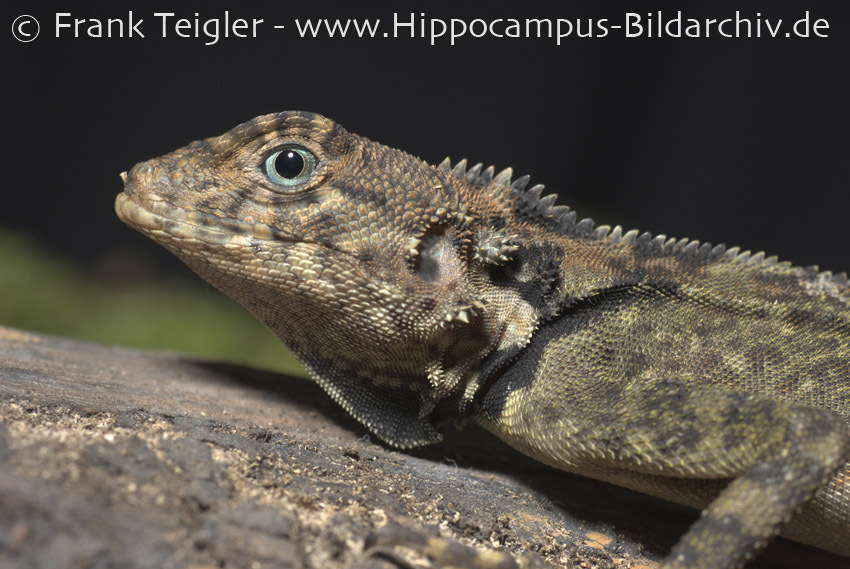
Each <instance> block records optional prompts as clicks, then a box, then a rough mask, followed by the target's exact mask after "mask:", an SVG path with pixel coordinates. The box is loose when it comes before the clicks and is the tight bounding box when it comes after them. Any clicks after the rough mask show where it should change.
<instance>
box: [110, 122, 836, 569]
mask: <svg viewBox="0 0 850 569" xmlns="http://www.w3.org/2000/svg"><path fill="white" fill-rule="evenodd" d="M122 176H123V177H124V178H125V189H124V193H123V194H120V195H119V196H118V198H117V200H116V210H117V212H118V215H119V216H120V217H121V219H122V220H123V221H124V222H125V223H127V224H128V225H130V226H131V227H133V228H135V229H138V230H139V231H141V232H142V233H144V234H146V235H148V236H149V237H152V238H153V239H154V240H156V241H157V242H159V243H160V244H162V245H164V246H165V247H166V248H168V249H170V250H171V251H172V252H174V253H175V254H176V255H178V256H179V257H180V258H181V259H183V260H184V261H185V262H186V263H187V264H188V265H189V266H190V267H191V268H192V269H194V270H195V271H196V272H197V273H199V274H200V275H201V276H202V277H203V278H205V279H206V280H208V281H209V282H211V283H212V284H213V285H215V286H216V287H218V288H220V289H221V290H223V291H224V292H226V293H227V294H229V295H231V296H232V297H233V298H235V299H236V300H237V301H239V302H240V303H242V304H243V305H244V306H246V307H247V308H248V309H249V310H250V311H251V312H253V313H254V314H255V315H256V316H257V317H258V318H260V319H261V320H262V321H263V322H265V323H266V324H267V325H268V326H269V327H270V328H271V329H272V330H273V331H274V332H275V333H276V334H277V335H278V336H279V337H280V338H281V340H282V341H283V342H284V343H285V344H286V345H287V346H288V347H289V348H290V349H291V350H292V351H293V352H294V354H295V355H296V357H298V358H299V359H300V360H301V361H302V362H303V363H304V365H305V367H306V368H307V370H308V371H309V372H310V374H311V375H312V376H313V377H314V378H315V379H316V380H317V381H318V382H319V383H320V384H321V385H322V386H323V387H324V388H325V390H326V391H328V393H329V394H330V395H331V396H332V397H333V398H334V399H335V400H337V401H338V402H339V403H341V404H342V405H343V406H344V407H345V408H346V409H347V410H348V411H349V412H350V413H351V414H352V415H353V416H354V417H356V418H357V419H358V420H360V421H361V422H362V423H363V424H364V425H366V426H367V427H368V428H369V429H370V430H372V431H373V432H375V433H376V434H377V435H378V436H380V437H381V438H382V439H384V440H386V441H387V442H389V443H391V444H394V445H396V446H399V447H414V446H418V445H423V444H427V443H431V442H435V441H437V440H439V439H440V434H439V431H438V427H439V425H440V424H442V423H445V422H447V421H453V422H454V423H456V424H458V425H461V426H462V425H463V424H465V423H466V422H468V421H475V422H477V423H479V424H481V425H483V426H484V427H485V428H486V429H488V430H489V431H491V432H493V433H494V434H495V435H497V436H498V437H500V438H502V439H503V440H505V441H506V442H508V443H509V444H511V445H512V446H514V447H516V448H518V449H519V450H521V451H523V452H525V453H527V454H529V455H530V456H532V457H535V458H536V459H538V460H540V461H542V462H545V463H548V464H550V465H553V466H555V467H558V468H561V469H563V470H567V471H571V472H576V473H579V474H584V475H587V476H592V477H595V478H598V479H601V480H605V481H609V482H612V483H615V484H619V485H622V486H626V487H628V488H632V489H636V490H639V491H642V492H645V493H648V494H652V495H655V496H658V497H661V498H664V499H668V500H672V501H676V502H679V503H684V504H687V505H690V506H694V507H698V508H703V509H704V510H703V516H702V517H701V518H700V520H699V521H698V522H696V523H695V524H694V526H693V527H692V528H691V529H690V530H689V531H688V532H687V533H686V534H685V535H684V536H683V538H682V539H681V540H680V542H679V543H678V544H677V545H676V546H675V548H674V549H673V551H672V552H671V553H670V555H669V556H668V557H667V558H666V560H665V562H664V563H663V565H662V567H663V568H665V569H671V568H697V567H699V568H707V569H708V568H717V569H732V568H735V567H741V566H743V565H744V564H745V562H746V561H747V560H748V559H749V558H751V557H752V556H753V555H754V554H755V553H756V552H757V551H758V550H759V549H760V548H761V547H763V546H764V545H765V544H766V543H767V542H768V541H769V540H770V539H771V538H772V537H773V536H774V535H776V534H777V532H779V531H780V530H782V535H785V536H787V537H790V538H791V539H795V540H797V541H801V542H804V543H808V544H812V545H815V546H817V547H820V548H822V549H826V550H828V551H832V552H834V553H838V554H840V555H845V556H850V463H848V457H850V427H848V424H850V286H849V285H848V281H847V278H846V276H844V275H832V274H830V273H819V272H818V271H817V270H816V269H814V268H808V269H804V268H799V267H793V266H791V265H790V264H787V263H780V262H777V261H776V259H775V258H765V257H764V256H763V255H762V254H757V255H751V254H750V253H749V252H745V253H741V252H740V251H739V250H738V249H737V248H733V249H726V248H725V247H724V246H722V245H720V246H716V247H712V246H710V245H708V244H700V243H699V242H697V241H688V240H686V239H680V240H676V239H667V238H666V237H665V236H663V235H662V236H655V237H654V236H652V235H649V234H648V233H644V234H638V233H637V232H636V231H630V232H625V233H624V232H623V231H622V230H621V229H620V228H619V227H617V228H615V229H613V230H611V229H610V228H608V227H606V226H600V227H595V226H594V224H593V222H592V221H591V220H589V219H584V220H579V219H578V218H577V217H576V215H575V212H572V211H570V210H569V209H568V208H566V207H565V206H554V205H553V202H554V200H555V198H554V196H553V195H548V196H545V197H544V196H542V190H543V187H542V186H539V185H538V186H533V187H530V188H529V187H528V177H527V176H523V177H521V178H517V179H515V180H514V179H512V172H511V170H510V169H506V170H503V171H502V172H500V173H498V174H497V173H495V171H494V169H493V168H492V167H491V168H487V169H482V168H481V165H477V166H474V167H471V168H469V167H467V164H466V161H461V162H459V163H457V164H455V165H452V164H451V163H450V162H449V161H448V159H446V160H445V161H444V162H443V163H441V164H440V165H439V166H431V165H429V164H427V163H425V162H423V161H421V160H419V159H418V158H415V157H413V156H410V155H408V154H406V153H404V152H401V151H399V150H395V149H392V148H389V147H386V146H382V145H380V144H377V143H375V142H372V141H369V140H368V139H365V138H361V137H359V136H357V135H354V134H352V133H349V132H347V131H346V130H345V129H343V128H342V127H341V126H339V125H338V124H336V123H334V122H333V121H331V120H329V119H326V118H324V117H321V116H319V115H315V114H312V113H304V112H286V113H278V114H273V115H266V116H262V117H258V118H256V119H254V120H252V121H249V122H247V123H244V124H242V125H240V126H238V127H236V128H235V129H233V130H231V131H230V132H228V133H226V134H224V135H222V136H219V137H216V138H210V139H206V140H202V141H197V142H194V143H192V144H190V145H188V146H186V147H185V148H182V149H180V150H177V151H175V152H173V153H171V154H168V155H165V156H163V157H161V158H157V159H154V160H150V161H147V162H143V163H140V164H138V165H136V166H135V167H134V168H133V169H132V170H131V171H130V172H129V174H127V175H122Z"/></svg>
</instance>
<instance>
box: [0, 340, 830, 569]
mask: <svg viewBox="0 0 850 569" xmlns="http://www.w3.org/2000/svg"><path fill="white" fill-rule="evenodd" d="M695 518H696V513H695V512H693V511H691V510H687V509H686V508H681V507H678V506H674V505H671V504H667V503H664V502H661V501H658V500H654V499H652V498H649V497H646V496H642V495H639V494H636V493H633V492H629V491H627V490H624V489H620V488H616V487H613V486H609V485H606V484H602V483H598V482H595V481H592V480H587V479H584V478H581V477H577V476H570V475H567V474H564V473H562V472H559V471H556V470H553V469H550V468H548V467H545V466H543V465H540V464H538V463H536V462H534V461H533V460H531V459H528V458H526V457H524V456H522V455H520V454H518V453H516V452H514V451H513V450H511V449H510V448H508V447H506V446H505V445H503V444H502V443H500V442H499V441H498V440H496V439H495V438H493V437H492V436H490V435H488V434H486V433H484V432H483V431H481V430H478V429H473V428H470V429H468V430H466V431H463V432H454V431H451V432H449V433H447V436H446V442H445V443H443V444H440V445H436V446H434V447H432V448H428V449H424V450H421V451H417V452H401V451H397V450H395V449H392V448H389V447H386V446H384V445H382V444H378V443H376V442H375V441H373V440H370V437H369V436H368V434H367V432H366V430H365V429H364V428H363V427H362V426H360V425H359V424H358V423H356V422H354V421H353V420H351V419H350V418H349V417H347V416H346V415H345V413H344V412H343V411H342V410H341V409H339V408H338V407H337V406H336V405H335V404H334V403H333V402H332V401H331V400H330V399H329V398H328V397H327V396H326V395H325V394H324V393H323V392H322V391H321V390H320V389H319V388H318V387H317V386H316V385H314V384H312V383H310V382H308V381H305V380H303V379H299V378H295V377H287V376H283V375H279V374H274V373H269V372H263V371H258V370H254V369H250V368H245V367H240V366H235V365H229V364H226V363H221V362H214V361H207V360H201V359H196V358H191V357H187V356H182V355H177V354H168V353H152V352H143V351H138V350H131V349H125V348H117V347H105V346H99V345H95V344H89V343H84V342H79V341H75V340H69V339H63V338H56V337H51V336H46V335H41V334H35V333H30V332H24V331H20V330H15V329H11V328H3V327H0V566H2V567H7V568H29V567H45V568H51V569H63V568H72V567H125V568H148V567H150V568H185V567H195V568H196V569H200V568H202V567H246V568H248V567H292V568H298V567H327V568H336V567H339V568H342V567H361V568H372V567H394V566H396V564H395V563H392V562H390V561H388V560H387V558H386V557H383V556H380V555H365V554H364V553H363V543H364V540H365V539H366V538H367V536H369V535H370V534H371V533H372V532H373V531H374V530H375V529H376V528H378V527H380V526H382V525H384V524H386V523H388V522H391V523H398V524H401V525H403V526H405V527H407V528H411V529H413V530H415V531H421V532H424V533H426V534H428V535H442V536H443V537H446V538H449V539H452V540H457V541H459V542H461V543H464V544H466V545H470V546H474V547H476V548H478V549H489V550H495V551H501V552H508V553H511V554H513V555H517V556H521V555H525V554H528V553H529V552H531V553H532V554H533V555H536V556H539V557H540V558H542V559H544V560H545V561H546V562H547V563H548V564H550V565H552V566H554V567H595V568H626V567H630V568H632V569H636V568H651V567H655V566H656V565H657V561H658V560H659V559H660V558H661V557H663V555H664V553H665V552H666V551H667V550H668V549H669V548H670V547H671V546H672V544H673V543H675V541H676V539H677V538H678V536H679V535H680V534H681V533H682V532H683V531H684V530H685V529H686V528H687V526H688V524H690V523H691V522H693V520H694V519H695ZM393 553H394V554H396V555H399V556H401V557H402V558H406V559H408V560H409V562H412V563H415V564H420V563H421V564H424V565H425V566H428V565H430V564H432V562H431V561H430V560H428V559H427V558H425V557H421V556H417V555H416V554H415V553H413V552H410V551H407V550H405V549H403V548H396V549H395V550H394V551H393ZM846 561H847V560H846V559H841V558H838V557H834V556H830V555H828V554H826V553H824V552H820V551H818V550H814V549H811V548H806V547H803V546H799V545H796V544H792V543H791V542H787V541H784V540H779V542H778V543H777V544H775V545H773V546H771V548H770V549H769V550H768V551H767V552H766V553H765V554H763V555H762V556H761V557H760V558H759V560H758V562H757V564H755V565H754V566H753V567H762V568H765V569H766V568H770V569H782V568H792V567H797V568H802V567H814V566H817V567H822V568H830V567H833V568H838V567H846ZM433 566H437V565H433Z"/></svg>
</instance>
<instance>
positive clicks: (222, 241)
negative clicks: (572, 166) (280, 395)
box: [116, 112, 535, 446]
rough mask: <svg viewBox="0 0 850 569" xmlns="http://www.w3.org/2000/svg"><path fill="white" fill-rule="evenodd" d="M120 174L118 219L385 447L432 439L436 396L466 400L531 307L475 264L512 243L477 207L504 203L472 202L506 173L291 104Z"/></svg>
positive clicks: (506, 178) (489, 261)
mask: <svg viewBox="0 0 850 569" xmlns="http://www.w3.org/2000/svg"><path fill="white" fill-rule="evenodd" d="M122 177H123V178H124V181H125V188H124V192H123V193H122V194H120V195H119V196H118V198H117V200H116V211H117V213H118V215H119V217H120V218H121V219H122V220H123V221H124V222H125V223H127V224H128V225H129V226H131V227H133V228H135V229H137V230H139V231H141V232H142V233H144V234H145V235H147V236H149V237H151V238H152V239H154V240H155V241H157V242H158V243H160V244H161V245H163V246H165V247H166V248H168V249H169V250H171V251H172V252H173V253H175V254H176V255H177V256H178V257H180V258H181V259H182V260H183V261H184V262H186V263H187V264H188V265H189V266H190V267H191V268H192V269H193V270H194V271H196V272H197V273H198V274H200V276H202V277H203V278H204V279H206V280H207V281H209V282H210V283H212V284H213V285H215V286H216V287H218V288H219V289H221V290H222V291H224V292H225V293H227V294H229V295H230V296H232V297H233V298H235V299H236V300H237V301H238V302H240V303H241V304H243V305H244V306H245V307H247V308H248V309H249V310H250V311H251V312H253V313H254V314H255V315H256V316H257V317H258V318H260V319H261V320H262V321H263V322H265V323H266V324H267V325H268V326H269V327H270V328H271V329H272V330H273V331H274V332H275V333H276V334H277V335H278V336H279V337H280V338H281V339H282V340H283V342H284V343H285V344H286V345H287V346H288V347H289V348H290V349H291V350H292V351H293V352H294V353H295V355H296V357H298V358H299V359H300V360H301V362H302V363H303V364H304V365H305V367H306V368H307V369H308V371H309V372H310V373H311V375H312V376H313V377H314V378H315V379H316V380H317V381H318V382H319V383H320V384H321V385H322V386H323V387H324V388H325V389H326V390H327V391H328V392H329V393H330V394H331V396H332V397H334V398H335V399H336V400H337V401H338V402H339V403H341V404H342V405H343V406H344V407H345V408H346V409H347V410H348V411H349V412H350V413H351V414H353V415H354V416H355V417H356V418H357V419H358V420H360V421H361V422H363V423H364V424H365V425H366V426H367V427H369V428H370V429H371V430H373V431H374V432H376V433H377V434H378V435H379V436H380V437H382V438H383V439H385V440H387V441H389V442H391V443H393V444H396V445H399V446H415V445H419V444H423V443H427V442H431V441H434V440H437V439H438V438H439V434H438V433H437V431H436V430H435V428H434V427H433V425H432V424H431V421H430V420H429V417H428V416H429V414H430V413H431V412H432V411H433V409H434V408H435V407H436V405H437V403H438V402H440V401H441V400H446V399H450V398H452V397H457V398H458V399H459V400H460V401H461V404H463V400H468V399H469V398H471V396H472V393H473V392H474V391H475V389H476V381H477V379H476V377H477V376H476V373H477V370H476V369H475V368H476V365H477V362H480V361H481V359H482V357H483V356H485V355H486V354H488V353H491V352H493V351H497V350H503V349H504V348H505V346H504V345H503V344H504V343H505V342H506V341H507V342H508V343H509V344H511V345H514V344H517V343H522V341H524V340H518V338H523V337H527V336H529V335H530V333H531V331H532V329H533V326H534V316H535V314H534V310H532V309H531V307H530V305H529V304H528V303H527V302H524V301H523V299H522V298H519V297H517V298H512V297H511V295H512V294H513V295H514V296H516V295H515V294H514V293H512V292H510V291H507V290H504V289H498V290H497V289H496V288H494V287H493V286H492V285H491V282H490V278H489V276H487V271H486V270H485V269H487V267H488V266H489V267H492V266H497V265H499V264H502V263H504V262H505V261H507V260H508V259H509V258H510V256H511V254H512V253H513V252H514V251H515V250H516V249H517V245H516V244H515V242H514V239H515V236H513V235H509V234H508V233H507V232H506V231H505V230H504V228H501V227H498V226H493V225H492V224H490V225H487V226H486V227H485V226H482V225H481V224H480V223H479V220H478V218H477V217H476V216H479V215H483V216H485V217H486V216H490V217H493V215H495V213H498V210H499V209H500V208H501V207H505V204H500V203H498V200H495V201H494V200H490V201H488V202H487V203H488V204H490V207H489V210H488V211H485V210H487V207H483V206H479V207H478V208H477V210H478V211H476V212H475V214H473V212H471V211H470V204H471V203H475V202H476V192H481V191H483V189H484V188H485V187H487V186H489V185H493V184H502V185H505V184H509V182H510V171H509V170H507V171H505V172H503V173H502V174H500V175H499V176H496V177H495V178H494V176H493V175H492V169H490V170H488V171H485V172H481V171H480V167H478V169H477V170H476V169H470V171H469V172H467V171H466V167H465V162H463V163H461V164H460V165H458V166H456V167H455V168H451V167H450V166H449V164H448V162H444V163H443V164H441V165H440V166H438V167H433V166H430V165H428V164H426V163H425V162H423V161H421V160H419V159H417V158H415V157H413V156H410V155H408V154H405V153H404V152H401V151H399V150H395V149H392V148H388V147H386V146H382V145H380V144H377V143H374V142H371V141H369V140H367V139H364V138H361V137H359V136H357V135H354V134H351V133H349V132H347V131H346V130H345V129H343V128H342V127H341V126H339V125H337V124H336V123H334V122H333V121H331V120H329V119H326V118H324V117H322V116H319V115H315V114H312V113H305V112H285V113H278V114H271V115H266V116H262V117H258V118H256V119H254V120H252V121H249V122H247V123H244V124H242V125H240V126H238V127H236V128H234V129H233V130H231V131H229V132H227V133H226V134H224V135H222V136H219V137H216V138H209V139H206V140H201V141H197V142H194V143H191V144H189V145H188V146H186V147H184V148H181V149H179V150H177V151H175V152H172V153H170V154H167V155H165V156H162V157H160V158H156V159H153V160H149V161H147V162H142V163H140V164H137V165H136V166H134V167H133V168H132V169H131V170H130V172H129V173H128V174H122ZM523 185H524V182H523ZM506 189H508V190H509V189H510V188H509V187H507V188H506ZM505 193H507V192H505ZM479 201H480V200H479ZM497 306H503V307H505V308H504V310H501V311H496V310H494V308H495V307H497ZM508 306H510V307H512V308H510V311H512V312H510V314H508V315H507V317H506V316H505V314H507V312H506V311H508V309H507V307H508ZM497 315H498V316H497Z"/></svg>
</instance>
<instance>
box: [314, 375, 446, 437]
mask: <svg viewBox="0 0 850 569" xmlns="http://www.w3.org/2000/svg"><path fill="white" fill-rule="evenodd" d="M304 363H305V365H306V367H307V368H308V369H309V370H310V372H311V375H312V376H313V377H314V379H316V381H318V383H319V385H321V386H322V388H323V389H324V390H325V391H326V392H327V393H328V394H329V395H330V396H331V397H332V398H333V399H334V400H335V401H336V402H337V403H339V404H340V405H342V407H343V408H345V410H346V411H348V413H350V414H351V415H352V416H353V417H354V418H355V419H357V420H358V421H359V422H360V423H362V424H363V425H365V426H366V427H367V428H368V429H369V430H370V431H372V432H373V433H374V434H376V435H377V436H378V437H380V438H381V439H382V440H383V441H385V442H387V443H389V444H391V445H393V446H396V447H399V448H413V447H419V446H423V445H427V444H431V443H436V442H439V441H441V440H442V438H443V437H442V435H441V434H440V433H439V432H437V430H436V429H435V428H434V426H433V425H432V424H431V423H430V422H429V421H428V418H427V414H428V412H429V411H430V410H431V409H430V407H428V405H427V403H423V397H422V395H421V394H420V393H419V392H417V391H415V390H414V389H411V388H410V387H408V386H412V385H415V384H416V383H415V380H414V379H410V380H408V381H406V382H405V381H403V380H401V379H399V380H397V381H391V382H390V381H378V380H377V379H375V380H372V379H371V378H364V377H357V376H355V375H351V374H346V373H343V372H340V371H339V370H337V369H334V368H328V367H322V368H321V369H322V370H323V371H322V373H317V370H316V368H317V367H318V366H315V367H314V366H311V365H309V363H308V362H304Z"/></svg>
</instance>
